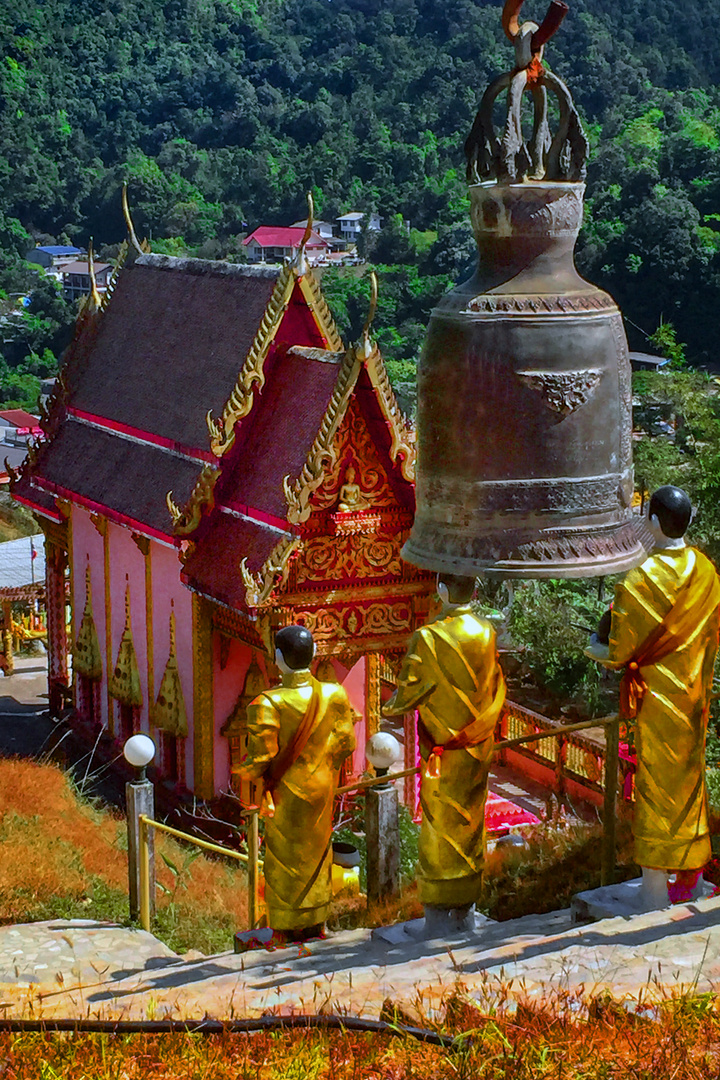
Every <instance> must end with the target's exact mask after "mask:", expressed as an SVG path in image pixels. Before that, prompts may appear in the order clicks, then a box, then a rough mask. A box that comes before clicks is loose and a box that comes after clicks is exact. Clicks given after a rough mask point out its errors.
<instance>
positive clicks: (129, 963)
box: [0, 898, 720, 1022]
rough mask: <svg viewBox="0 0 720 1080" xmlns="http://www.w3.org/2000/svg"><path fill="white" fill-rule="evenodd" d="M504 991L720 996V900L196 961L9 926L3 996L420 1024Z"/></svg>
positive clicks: (70, 931)
mask: <svg viewBox="0 0 720 1080" xmlns="http://www.w3.org/2000/svg"><path fill="white" fill-rule="evenodd" d="M58 945H59V946H60V947H59V948H58V947H57V946H58ZM18 950H20V951H18ZM18 957H21V960H19V959H18ZM16 966H17V970H16ZM511 980H512V984H511V985H510V981H511ZM503 986H504V987H505V988H506V990H508V988H509V995H510V998H511V999H512V998H521V997H530V998H535V999H538V998H541V997H543V998H548V997H551V996H553V995H554V994H558V993H560V994H565V993H568V992H569V993H570V994H573V995H577V996H578V997H583V996H585V997H587V996H594V995H597V994H598V993H601V992H604V991H607V992H609V993H610V994H612V995H613V996H614V997H615V998H616V999H620V1000H630V1001H638V1000H644V1001H648V1000H652V999H654V998H662V997H663V996H665V997H667V996H669V995H671V994H673V993H677V992H680V991H691V992H693V993H698V994H699V993H704V992H706V991H716V990H717V989H718V988H720V898H713V899H709V900H703V901H699V902H698V903H695V904H687V905H682V906H677V907H675V908H672V909H671V910H669V911H662V912H654V913H652V914H649V915H638V916H635V917H634V918H632V919H628V918H619V919H608V920H605V921H603V922H598V923H592V924H590V925H585V926H573V925H572V923H571V921H570V913H569V912H568V911H560V912H553V913H552V914H549V915H532V916H527V917H525V918H523V919H516V920H513V921H510V922H505V923H489V924H486V925H485V927H484V928H483V930H482V932H481V933H480V934H478V935H477V936H476V937H475V939H474V940H468V939H467V938H465V939H463V940H460V939H456V940H446V941H429V942H423V943H414V942H410V943H407V944H406V943H403V944H402V945H395V946H390V945H383V944H382V943H380V942H376V941H374V940H372V938H371V935H370V931H368V930H357V931H348V932H345V933H340V934H335V935H333V936H332V937H329V938H327V939H326V940H325V941H318V942H310V943H309V945H308V946H297V945H295V946H293V947H292V948H283V949H278V950H275V951H274V952H267V951H265V950H260V951H257V952H252V953H245V954H243V955H240V956H236V955H234V954H233V953H222V954H220V955H218V956H209V957H202V958H200V957H198V958H197V959H188V958H182V957H177V956H174V955H173V954H172V953H170V951H169V950H168V949H166V948H165V946H163V945H162V944H161V943H160V942H158V941H156V939H154V938H153V937H152V936H151V935H148V934H144V933H143V932H142V931H137V930H129V929H126V928H122V927H118V926H112V925H111V924H98V923H92V922H89V921H88V922H85V921H72V922H68V923H65V924H61V923H59V922H56V923H39V924H38V923H36V924H32V925H28V926H24V927H20V926H16V927H4V928H0V998H1V1000H0V1005H2V1008H3V1011H4V1014H5V1015H8V1016H13V1015H28V1012H29V1010H32V1012H33V1014H34V1015H42V1016H46V1017H50V1016H60V1017H63V1016H64V1017H73V1016H79V1015H97V1016H101V1017H119V1016H123V1017H126V1018H134V1019H141V1018H143V1017H147V1016H149V1015H152V1016H155V1017H162V1016H174V1017H178V1018H186V1019H187V1018H199V1017H202V1016H206V1015H207V1016H212V1017H216V1018H226V1017H231V1016H256V1015H261V1014H262V1013H264V1012H267V1011H282V1012H317V1011H320V1010H325V1011H331V1012H345V1013H349V1014H351V1015H362V1016H366V1017H369V1018H374V1019H377V1017H378V1016H379V1013H380V1010H381V1008H382V1005H383V1003H384V1002H385V1000H386V999H388V998H389V999H390V1000H391V1001H392V1002H393V1003H395V1004H396V1005H397V1006H399V1007H400V1008H402V1009H403V1010H404V1011H405V1012H407V1013H409V1014H410V1015H411V1016H413V1017H414V1018H416V1019H417V1020H418V1021H420V1022H422V1021H423V1020H427V1019H428V1018H434V1017H438V1016H441V1015H442V1011H443V1008H444V1004H445V1002H446V1001H447V999H448V997H449V996H450V995H451V994H453V993H455V992H457V991H458V990H460V991H461V992H463V993H465V994H467V995H468V997H469V998H470V999H471V1000H473V1001H475V1002H477V1003H478V1005H480V1006H481V1007H487V1006H489V1005H492V1004H493V1003H495V1002H497V1001H498V1000H500V998H501V997H502V994H501V988H502V987H503Z"/></svg>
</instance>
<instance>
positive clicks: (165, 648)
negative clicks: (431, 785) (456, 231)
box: [13, 234, 434, 800]
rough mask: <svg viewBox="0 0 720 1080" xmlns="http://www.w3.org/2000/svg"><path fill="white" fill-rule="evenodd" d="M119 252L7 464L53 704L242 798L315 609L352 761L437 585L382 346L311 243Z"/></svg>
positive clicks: (204, 785) (174, 777)
mask: <svg viewBox="0 0 720 1080" xmlns="http://www.w3.org/2000/svg"><path fill="white" fill-rule="evenodd" d="M312 235H313V234H311V238H310V239H312ZM133 236H134V234H133ZM310 239H309V240H308V245H309V243H310ZM123 259H124V260H125V263H124V265H123V266H122V268H121V269H119V271H117V272H116V273H115V275H114V276H113V278H112V280H111V282H110V285H109V288H108V291H107V294H106V295H105V296H104V297H100V295H99V294H98V293H97V290H96V291H94V292H93V293H92V294H91V295H90V297H89V298H88V299H87V301H86V302H85V303H84V304H83V305H82V307H81V311H80V314H79V318H78V325H77V332H76V336H75V339H74V342H73V344H72V345H71V347H70V349H69V350H68V353H67V355H66V360H65V364H64V367H63V371H62V374H61V376H60V378H59V380H58V384H57V387H56V390H55V393H54V395H53V397H52V398H51V400H50V402H49V405H48V408H47V411H46V412H45V413H44V415H43V419H42V425H43V438H42V440H41V441H40V442H39V444H38V445H37V446H35V447H34V448H33V449H32V450H31V454H30V457H29V460H28V462H27V463H26V465H25V466H24V468H23V469H22V472H21V474H20V475H16V476H15V477H14V481H13V492H14V495H15V497H16V498H17V499H18V500H19V501H21V502H22V503H24V504H25V505H27V506H29V507H31V508H32V509H33V510H34V512H35V514H36V516H37V519H38V521H39V522H40V523H41V524H42V527H43V531H44V533H45V537H46V552H47V567H48V568H47V618H48V636H49V646H48V650H49V690H50V708H51V711H52V712H53V713H54V714H55V715H58V714H59V712H60V711H61V709H62V707H63V702H64V701H65V699H66V697H67V696H68V695H69V694H70V695H71V696H72V700H73V701H74V706H75V711H74V714H73V716H74V719H73V724H74V726H75V729H76V731H77V732H78V733H79V735H80V737H82V738H83V739H85V740H87V742H88V743H89V744H92V743H93V742H94V741H95V739H96V738H97V735H98V733H100V735H101V737H103V738H105V739H110V740H115V741H116V742H117V744H118V747H119V746H120V745H121V744H122V743H123V742H124V740H125V739H127V738H128V736H129V735H131V734H132V733H134V732H137V731H145V732H149V733H150V734H151V735H152V736H153V738H154V739H155V740H156V742H157V744H158V746H159V748H160V754H159V761H158V763H157V769H158V773H157V775H159V776H160V777H163V778H164V780H165V785H164V787H165V788H167V786H168V785H171V786H172V785H174V787H175V790H176V792H177V793H178V797H182V795H183V793H184V794H185V795H188V794H189V793H192V794H193V795H195V796H197V797H199V798H201V799H214V798H218V797H220V796H221V795H222V794H223V793H225V792H227V791H228V790H229V789H230V788H231V787H232V788H234V790H235V791H236V793H238V794H240V795H241V797H242V798H243V799H245V800H247V799H249V798H251V797H252V791H251V789H250V788H249V787H248V786H247V785H245V787H243V785H242V784H241V783H240V782H239V781H238V780H237V778H236V772H237V768H238V763H239V759H240V757H241V756H242V754H243V752H244V745H245V743H244V739H245V734H244V723H245V708H246V706H247V704H248V702H249V701H250V700H251V699H252V698H253V697H254V696H255V695H256V694H257V693H258V692H259V691H261V690H262V689H263V688H265V687H267V686H269V685H271V684H273V683H274V682H276V680H277V678H278V672H277V670H276V669H275V665H274V659H273V658H274V651H273V644H272V642H273V634H274V632H275V631H276V630H277V629H278V628H279V627H281V626H283V625H287V624H290V623H302V624H304V625H306V626H307V627H308V628H309V629H310V630H311V631H312V633H313V636H314V638H315V641H316V644H317V656H316V660H315V665H314V670H315V673H316V676H317V677H318V678H319V679H330V680H337V681H339V682H341V683H343V685H344V686H345V688H346V690H347V692H348V694H349V697H350V700H351V703H352V705H353V708H354V710H355V711H356V713H357V715H358V725H357V744H358V748H357V751H356V753H355V755H354V757H353V759H352V762H351V766H350V769H349V775H352V774H355V775H357V774H359V773H361V772H362V771H363V770H364V769H365V758H364V747H365V742H366V739H367V737H369V735H370V734H372V733H373V731H375V730H377V726H378V724H379V720H380V708H381V703H382V700H383V698H384V697H387V696H388V695H389V694H390V692H391V689H392V683H393V679H394V673H395V671H396V670H397V665H398V664H399V661H400V658H401V657H402V654H403V652H404V649H405V647H406V644H407V640H408V637H409V635H410V634H411V633H412V631H413V630H414V629H415V628H416V627H417V626H419V625H421V624H422V623H424V622H425V621H426V619H427V617H428V611H429V606H430V602H431V596H432V594H433V592H434V575H432V574H429V573H427V572H424V571H421V570H418V569H416V568H414V567H412V566H410V565H409V564H407V563H405V562H403V560H402V559H401V558H400V549H401V547H402V544H403V543H404V541H405V539H406V537H407V535H408V533H409V529H410V526H411V523H412V520H413V513H414V487H413V468H414V444H413V439H412V433H411V431H410V429H409V428H408V427H407V425H406V423H405V420H404V419H403V417H402V415H401V413H400V411H399V409H398V407H397V404H396V401H395V398H394V395H393V392H392V389H391V387H390V383H389V381H388V378H387V374H386V371H385V366H384V363H383V360H382V357H381V355H380V353H379V351H378V349H377V347H376V345H375V344H374V342H373V340H372V338H371V337H370V335H369V332H367V331H366V332H365V333H364V335H363V337H362V339H361V340H360V342H359V343H357V344H350V345H345V344H343V342H342V341H341V340H340V337H339V335H338V332H337V329H336V328H335V325H334V323H333V320H332V317H331V315H330V312H329V310H328V308H327V305H326V303H325V301H324V299H323V297H322V294H321V291H320V288H319V286H318V284H317V281H316V280H315V277H314V275H313V273H312V271H311V269H310V267H309V265H308V259H307V252H306V250H305V249H304V248H303V246H302V245H300V246H299V247H296V248H295V249H294V258H293V260H292V261H291V262H289V263H286V264H285V265H284V266H283V267H279V266H275V267H269V266H265V267H257V266H247V265H231V264H228V263H222V262H205V261H201V260H196V259H178V258H170V257H167V256H163V255H152V254H149V253H145V252H144V251H142V253H141V250H140V249H139V246H138V249H137V250H136V249H135V247H134V246H130V248H129V250H128V248H127V246H126V248H125V249H124V250H123V255H122V258H121V264H122V260H123ZM66 573H67V576H68V578H69V592H70V597H71V609H72V625H71V629H70V636H69V640H68V638H67V636H66V625H65V590H66V581H65V579H66ZM69 654H72V687H71V689H68V686H69V683H70V673H69V663H68V657H69ZM408 724H409V727H408V731H407V739H406V752H407V754H408V759H407V760H408V761H409V762H411V763H412V764H413V765H414V763H415V760H416V755H417V747H416V741H415V727H414V717H412V716H411V717H409V718H408ZM115 752H116V751H115ZM412 790H413V791H414V783H413V786H412Z"/></svg>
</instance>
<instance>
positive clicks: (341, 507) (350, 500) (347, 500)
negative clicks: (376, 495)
mask: <svg viewBox="0 0 720 1080" xmlns="http://www.w3.org/2000/svg"><path fill="white" fill-rule="evenodd" d="M355 476H356V473H355V469H354V468H353V466H352V465H348V467H347V469H346V470H345V478H344V482H343V485H342V487H341V488H340V494H339V496H338V505H337V513H339V514H354V513H357V512H358V511H360V510H367V509H368V507H369V506H370V501H369V500H368V499H367V498H366V497H365V495H364V494H363V492H362V489H361V487H360V485H359V484H357V483H356V482H355Z"/></svg>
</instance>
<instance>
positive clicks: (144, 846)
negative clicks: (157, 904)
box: [138, 814, 155, 933]
mask: <svg viewBox="0 0 720 1080" xmlns="http://www.w3.org/2000/svg"><path fill="white" fill-rule="evenodd" d="M138 826H139V839H140V844H139V847H140V866H139V870H140V925H141V926H142V928H143V930H147V931H148V933H149V932H150V905H151V900H152V899H154V897H153V896H152V894H153V893H154V892H155V890H154V888H153V889H151V887H150V837H149V832H150V828H151V826H149V825H148V823H147V821H146V819H145V816H144V814H141V815H140V818H139V821H138ZM153 884H154V882H153ZM153 907H154V905H153Z"/></svg>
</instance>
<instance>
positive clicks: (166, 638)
mask: <svg viewBox="0 0 720 1080" xmlns="http://www.w3.org/2000/svg"><path fill="white" fill-rule="evenodd" d="M138 554H140V553H139V552H138ZM149 559H150V572H151V581H152V643H153V645H152V653H153V657H152V659H153V675H154V678H153V697H154V698H155V699H156V698H157V694H158V690H159V689H160V683H161V681H162V677H163V673H164V671H165V665H166V664H167V661H168V656H169V655H170V612H171V611H172V610H174V611H175V644H176V648H177V661H178V669H179V671H180V681H181V683H182V690H183V697H184V698H185V711H186V713H187V718H188V737H187V739H186V748H185V780H184V783H185V786H186V787H187V789H188V791H192V786H193V772H194V766H193V753H192V747H193V734H194V732H193V630H192V593H191V592H190V590H189V589H187V588H186V587H185V586H184V585H183V584H182V582H181V581H180V562H179V560H178V553H177V551H176V549H175V548H172V547H170V546H169V545H168V546H166V545H165V544H160V543H157V542H155V541H151V542H150V548H149ZM138 659H139V656H138Z"/></svg>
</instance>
